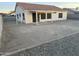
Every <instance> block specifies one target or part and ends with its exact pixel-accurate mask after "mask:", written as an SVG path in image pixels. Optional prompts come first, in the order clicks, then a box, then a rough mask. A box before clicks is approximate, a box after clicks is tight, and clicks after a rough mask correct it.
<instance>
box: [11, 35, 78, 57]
mask: <svg viewBox="0 0 79 59" xmlns="http://www.w3.org/2000/svg"><path fill="white" fill-rule="evenodd" d="M12 56H79V33H77V34H74V35H71V36H68V37H64V38H62V39H60V40H55V41H52V42H49V43H46V44H43V45H40V46H37V47H34V48H31V49H28V50H25V51H21V52H18V53H15V54H13V55H12Z"/></svg>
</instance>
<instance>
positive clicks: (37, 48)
mask: <svg viewBox="0 0 79 59" xmlns="http://www.w3.org/2000/svg"><path fill="white" fill-rule="evenodd" d="M78 33H79V20H65V21H57V22H45V23H38V24H37V25H36V24H21V23H20V24H16V23H15V22H14V21H12V22H11V21H10V22H4V33H3V40H4V41H5V44H4V47H3V48H4V49H5V53H6V54H8V53H11V52H13V53H14V52H15V51H16V52H15V53H14V54H11V55H79V52H78V50H79V34H78ZM74 49H75V50H74ZM17 51H18V52H17Z"/></svg>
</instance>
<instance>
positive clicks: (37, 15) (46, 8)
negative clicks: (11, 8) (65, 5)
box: [15, 2, 67, 24]
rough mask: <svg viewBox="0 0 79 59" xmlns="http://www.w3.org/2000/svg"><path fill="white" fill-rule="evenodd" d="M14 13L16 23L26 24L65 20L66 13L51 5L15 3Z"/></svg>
mask: <svg viewBox="0 0 79 59" xmlns="http://www.w3.org/2000/svg"><path fill="white" fill-rule="evenodd" d="M15 11H16V21H19V22H24V23H26V24H27V23H34V22H35V23H38V22H45V21H56V20H66V19H67V11H65V10H63V9H61V8H59V7H56V6H52V5H40V4H32V3H24V2H17V3H16V7H15Z"/></svg>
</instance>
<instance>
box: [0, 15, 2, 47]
mask: <svg viewBox="0 0 79 59" xmlns="http://www.w3.org/2000/svg"><path fill="white" fill-rule="evenodd" d="M2 26H3V21H2V15H0V48H1V44H2V28H3V27H2Z"/></svg>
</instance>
